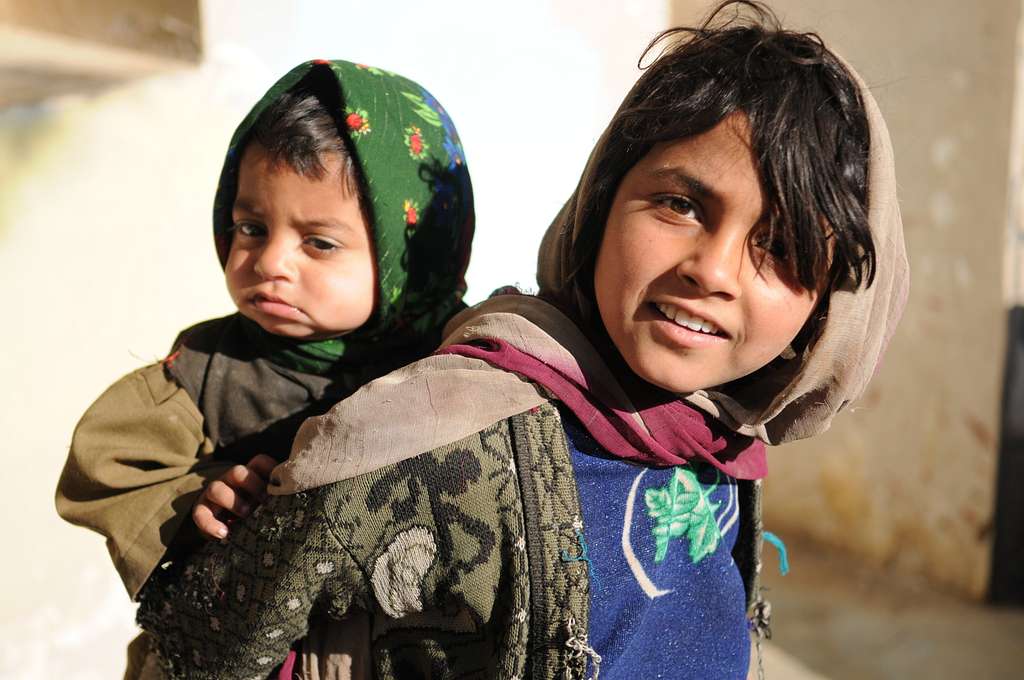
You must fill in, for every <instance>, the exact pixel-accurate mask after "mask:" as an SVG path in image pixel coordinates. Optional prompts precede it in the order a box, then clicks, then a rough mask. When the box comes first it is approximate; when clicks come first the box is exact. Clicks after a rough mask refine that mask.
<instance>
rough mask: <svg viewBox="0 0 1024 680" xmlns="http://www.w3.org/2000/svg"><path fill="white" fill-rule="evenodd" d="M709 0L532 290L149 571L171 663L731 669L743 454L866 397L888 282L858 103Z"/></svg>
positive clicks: (749, 21) (891, 313)
mask: <svg viewBox="0 0 1024 680" xmlns="http://www.w3.org/2000/svg"><path fill="white" fill-rule="evenodd" d="M737 4H738V5H741V6H742V7H743V8H747V9H749V10H750V12H749V14H750V15H751V16H749V17H737V18H731V19H730V18H724V19H723V13H722V10H721V8H720V9H719V10H718V11H717V12H716V13H715V14H713V15H712V17H711V19H709V20H708V22H707V23H705V24H704V25H702V26H701V27H699V28H697V29H686V30H682V29H680V30H676V31H672V32H669V34H668V35H669V36H671V37H672V38H679V40H678V41H677V42H675V43H674V44H671V45H666V46H665V49H664V51H663V52H662V53H661V54H660V55H659V56H658V57H657V58H656V59H655V60H654V61H653V63H652V64H651V65H650V66H649V67H648V68H647V69H646V72H645V73H644V74H643V76H642V77H641V78H640V79H639V81H638V82H637V84H636V85H635V86H634V88H633V89H632V90H631V92H630V93H629V94H628V95H627V97H626V100H625V101H624V103H623V105H622V107H621V108H620V109H619V111H618V112H617V113H616V114H615V117H614V118H613V119H612V122H611V124H610V125H609V127H608V129H607V131H606V132H605V134H604V136H603V137H602V138H601V140H600V141H599V142H598V145H597V148H596V149H595V150H594V152H593V154H592V155H591V158H590V161H589V163H588V165H587V168H586V170H585V172H584V174H583V178H582V180H581V181H580V184H579V186H578V188H577V190H576V192H575V194H574V195H573V196H572V198H571V199H570V200H569V202H568V203H567V204H566V206H565V208H564V209H563V211H562V213H561V214H560V215H559V216H558V218H557V219H556V220H555V222H554V224H553V225H552V227H551V229H550V230H549V232H548V234H547V236H546V238H545V241H544V243H543V245H542V248H541V253H540V260H539V280H540V295H539V296H538V297H532V296H527V295H501V296H497V297H493V298H492V299H490V300H489V301H487V302H485V303H483V304H482V305H480V306H478V307H476V308H474V309H470V310H467V311H465V312H463V313H462V314H460V315H459V316H458V317H456V318H455V319H453V321H452V322H451V324H450V325H449V328H448V336H447V339H446V340H445V348H444V349H443V350H442V351H440V352H439V353H438V354H436V355H435V356H433V357H430V358H427V359H424V360H421V361H419V362H416V363H415V364H412V365H410V366H408V367H406V368H403V369H401V370H399V371H396V372H395V373H392V374H391V375H389V376H388V377H386V378H383V379H381V380H378V381H374V382H372V383H370V384H368V385H367V386H365V387H364V388H362V389H361V390H359V391H358V392H357V393H356V394H354V395H353V396H352V397H350V398H349V399H347V400H345V401H343V402H342V403H340V404H339V405H337V406H336V407H335V408H333V409H332V410H331V411H329V412H328V413H327V414H326V415H324V416H321V417H317V418H312V419H311V420H309V421H307V422H306V423H305V424H304V425H303V426H302V427H301V428H300V430H299V432H298V434H297V436H296V441H295V445H294V448H293V451H292V455H291V457H290V459H289V461H288V462H286V463H285V464H283V465H281V466H278V468H276V469H275V471H274V473H273V475H272V482H271V487H270V490H271V493H272V494H273V496H272V497H271V499H270V500H269V501H268V502H267V503H266V504H265V505H263V506H261V507H260V508H258V509H257V510H256V511H255V512H254V514H253V515H252V516H251V517H250V518H249V519H247V520H246V521H245V522H242V523H240V524H238V525H236V530H235V531H234V532H233V535H232V536H231V537H230V539H229V541H228V542H225V543H221V544H210V545H207V546H205V547H204V549H203V550H202V552H201V553H199V554H196V555H194V556H193V557H192V558H191V559H189V560H188V561H186V562H182V563H180V564H176V565H173V566H172V567H171V568H169V569H167V570H166V571H164V572H162V573H161V574H160V575H159V576H156V577H154V579H153V580H152V583H151V586H150V587H148V588H147V589H146V590H145V591H144V592H143V593H142V597H141V606H140V610H139V621H140V623H141V624H142V625H143V627H144V628H145V629H146V630H148V631H151V632H152V634H153V635H154V638H155V641H156V643H157V647H158V653H159V656H160V658H161V659H162V662H163V664H164V667H163V671H164V672H165V673H166V674H167V675H168V676H170V677H190V678H228V677H232V678H234V677H237V678H249V677H263V676H265V675H266V674H267V672H268V671H270V669H272V668H273V667H274V666H275V665H276V664H278V663H280V661H281V659H283V658H285V656H286V654H287V653H288V650H289V645H290V644H291V643H292V641H293V640H297V639H300V638H304V642H303V644H302V646H301V649H300V650H299V659H298V663H297V664H296V669H292V668H289V669H288V672H289V677H291V673H292V671H293V670H297V672H298V673H299V674H300V675H301V677H303V678H318V677H320V678H322V677H374V678H413V677H416V678H441V677H445V678H448V677H480V678H522V677H531V678H556V677H557V678H583V677H587V674H588V672H590V673H592V674H593V676H594V677H595V678H596V677H597V675H598V673H599V672H600V677H601V678H602V680H608V679H609V678H654V677H663V678H705V679H706V678H744V677H746V673H747V668H748V665H749V658H748V657H749V644H750V642H749V632H748V621H747V612H748V610H749V611H751V612H752V613H753V614H754V615H755V619H757V620H756V621H755V623H757V624H758V625H761V624H763V623H764V621H763V617H758V616H757V614H758V613H759V612H760V611H761V610H762V609H763V608H761V607H758V606H757V605H758V603H759V602H760V598H759V593H758V586H757V581H756V576H757V572H758V569H759V556H758V553H759V541H760V519H759V517H760V514H759V493H758V481H757V480H759V479H760V478H762V477H763V476H764V475H765V474H766V459H765V449H764V444H766V443H768V444H777V443H781V442H785V441H789V440H792V439H796V438H800V437H806V436H810V435H813V434H816V433H818V432H821V431H822V430H824V429H825V428H827V426H828V424H829V423H830V421H831V419H832V418H833V417H834V416H835V414H836V413H837V412H838V411H840V410H841V409H843V408H844V407H845V406H846V405H847V404H849V403H850V401H852V400H854V399H856V398H857V397H858V396H859V395H860V394H861V393H862V392H863V390H864V388H865V386H866V383H867V381H868V380H869V379H870V377H871V375H872V374H873V373H874V371H875V368H876V366H877V365H878V361H879V358H880V356H881V354H882V352H883V350H884V347H885V345H886V343H887V341H888V339H889V337H890V336H891V334H892V331H893V329H894V326H895V324H896V321H897V319H898V317H899V314H900V311H901V309H902V305H903V303H904V300H905V296H906V292H907V286H908V272H907V262H906V255H905V251H904V247H903V241H902V227H901V222H900V215H899V208H898V205H897V203H896V197H895V181H894V174H893V167H892V156H891V148H890V144H889V139H888V133H887V132H886V129H885V125H884V123H883V121H882V119H881V117H880V115H879V112H878V110H877V107H876V105H875V103H874V101H873V100H872V98H871V96H870V93H869V92H868V91H867V90H866V89H865V88H864V86H863V84H862V83H861V82H860V81H859V80H858V78H857V77H856V76H855V75H854V74H853V73H852V71H851V70H850V69H849V68H848V67H847V66H846V65H845V64H844V63H843V62H842V61H841V60H839V59H838V58H837V57H836V56H835V55H834V54H832V53H831V52H829V51H828V50H827V49H826V48H825V47H824V46H823V45H822V43H821V41H820V39H819V38H818V37H817V36H815V35H813V34H801V33H792V32H788V31H785V30H783V29H782V28H781V27H780V26H779V25H778V24H777V21H776V20H775V18H774V16H773V15H771V14H770V12H768V10H766V9H764V8H763V7H762V6H760V5H756V4H751V3H745V2H742V3H735V2H732V3H726V6H729V5H733V6H735V5H737ZM661 44H664V43H661Z"/></svg>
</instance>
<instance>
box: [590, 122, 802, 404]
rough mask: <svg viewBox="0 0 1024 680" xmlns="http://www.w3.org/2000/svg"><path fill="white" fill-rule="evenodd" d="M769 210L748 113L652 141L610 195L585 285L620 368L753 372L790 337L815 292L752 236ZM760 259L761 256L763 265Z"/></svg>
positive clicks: (671, 377)
mask: <svg viewBox="0 0 1024 680" xmlns="http://www.w3.org/2000/svg"><path fill="white" fill-rule="evenodd" d="M764 219H766V215H765V205H764V196H763V192H762V190H761V183H760V178H759V175H758V171H757V168H756V166H755V159H754V156H753V153H752V152H751V149H750V131H749V123H748V121H747V118H746V116H745V115H744V114H741V113H734V114H732V115H730V116H729V117H727V118H725V119H724V120H723V121H722V122H721V123H719V124H718V125H717V126H716V127H714V128H712V129H711V130H708V131H707V132H705V133H703V134H700V135H696V136H693V137H688V138H685V139H679V140H676V141H672V142H662V143H660V144H658V145H656V146H655V147H654V148H652V149H651V151H650V152H649V153H648V154H647V155H646V156H644V157H643V158H642V159H641V160H640V161H639V162H638V163H637V164H636V165H634V166H633V167H632V168H631V169H630V170H629V172H627V173H626V175H625V177H624V178H623V179H622V183H621V184H620V185H619V188H618V191H617V192H616V194H615V200H614V202H613V203H612V207H611V211H610V212H609V215H608V222H607V224H606V226H605V232H604V237H603V239H602V241H601V248H600V251H599V252H598V256H597V265H596V271H595V275H594V289H595V293H596V297H597V306H598V309H599V311H600V314H601V320H602V321H603V322H604V325H605V328H606V329H607V330H608V334H609V335H610V336H611V339H612V341H613V342H614V343H615V346H616V347H617V348H618V350H619V352H620V353H621V354H622V357H623V358H624V359H625V360H626V363H627V364H629V367H630V368H631V369H632V370H633V371H634V372H635V373H636V374H637V375H639V376H640V377H641V378H643V379H644V380H646V381H648V382H650V383H653V384H655V385H658V386H660V387H662V388H664V389H667V390H670V391H672V392H693V391H695V390H698V389H705V388H709V387H714V386H717V385H722V384H724V383H727V382H729V381H731V380H735V379H737V378H740V377H742V376H745V375H747V374H749V373H753V372H754V371H756V370H757V369H759V368H761V367H762V366H764V365H765V364H767V363H768V362H769V361H771V360H772V359H774V358H775V357H777V356H779V354H781V353H782V351H783V350H784V349H785V348H786V347H787V346H788V345H789V343H790V342H791V341H792V340H793V338H794V337H796V334H797V333H798V332H799V331H800V328H801V327H802V326H803V325H804V323H805V322H806V321H807V319H808V317H809V316H810V313H811V311H812V310H813V309H814V306H815V303H816V301H817V297H818V296H817V293H816V292H814V291H808V290H804V289H802V288H800V287H799V285H797V284H796V283H794V282H793V281H790V280H788V279H787V278H785V276H784V274H782V273H781V271H782V270H783V268H781V267H780V268H775V267H773V261H772V256H771V254H770V253H769V254H768V255H767V257H766V259H764V261H763V263H761V257H762V255H764V254H765V253H764V252H763V251H762V246H763V247H764V248H768V247H769V244H755V243H752V242H751V241H752V239H751V231H752V230H753V229H754V227H755V226H756V225H758V224H759V223H760V222H761V221H762V220H764ZM758 263H761V266H760V268H759V267H758Z"/></svg>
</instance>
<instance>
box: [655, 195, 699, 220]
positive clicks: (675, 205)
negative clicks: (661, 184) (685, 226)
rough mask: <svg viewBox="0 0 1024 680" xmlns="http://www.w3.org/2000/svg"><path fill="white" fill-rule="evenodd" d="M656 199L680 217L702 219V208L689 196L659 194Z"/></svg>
mask: <svg viewBox="0 0 1024 680" xmlns="http://www.w3.org/2000/svg"><path fill="white" fill-rule="evenodd" d="M656 200H657V202H658V204H659V205H661V206H662V207H664V208H667V209H668V210H670V211H672V212H673V213H674V214H676V215H679V216H680V217H685V218H687V219H691V220H699V219H700V209H699V208H698V207H697V205H696V204H695V203H694V202H693V201H691V200H690V199H688V198H684V197H683V196H659V197H658V198H657V199H656Z"/></svg>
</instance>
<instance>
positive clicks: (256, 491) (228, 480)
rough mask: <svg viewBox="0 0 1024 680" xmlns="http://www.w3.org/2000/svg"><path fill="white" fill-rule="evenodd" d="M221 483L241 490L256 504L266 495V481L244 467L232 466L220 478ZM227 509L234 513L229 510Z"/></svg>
mask: <svg viewBox="0 0 1024 680" xmlns="http://www.w3.org/2000/svg"><path fill="white" fill-rule="evenodd" d="M221 481H222V482H224V483H225V484H227V485H228V486H230V487H232V488H234V489H239V490H241V491H242V492H244V493H245V494H246V495H247V496H248V497H249V499H250V500H252V501H255V502H256V503H262V502H263V500H264V499H265V497H266V495H267V480H265V479H263V477H261V476H260V475H259V473H258V472H256V471H254V470H252V469H250V468H248V467H246V466H245V465H236V466H234V467H233V468H231V469H230V470H228V471H227V472H226V473H224V476H223V477H221ZM210 486H211V487H212V486H213V485H212V484H211V485H210ZM224 507H227V506H224ZM228 509H229V510H231V511H232V512H235V511H234V510H233V509H231V508H228ZM235 514H239V513H235ZM246 514H247V513H246ZM239 516H244V515H239Z"/></svg>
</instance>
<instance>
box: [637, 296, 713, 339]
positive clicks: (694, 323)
mask: <svg viewBox="0 0 1024 680" xmlns="http://www.w3.org/2000/svg"><path fill="white" fill-rule="evenodd" d="M652 306H653V307H654V308H655V309H657V310H658V312H660V314H661V316H663V317H665V318H666V319H668V320H669V321H671V322H672V323H674V324H675V325H677V326H681V327H683V328H685V329H686V330H689V331H693V332H694V333H701V334H703V335H709V336H712V337H717V338H725V337H727V335H726V333H725V332H723V331H722V330H721V329H720V328H719V327H718V326H716V325H715V324H714V323H712V322H711V321H708V320H707V319H702V318H700V317H698V316H693V315H692V314H689V313H687V312H684V311H683V310H682V309H679V308H678V307H676V306H674V305H669V304H665V303H663V302H654V303H652Z"/></svg>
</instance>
